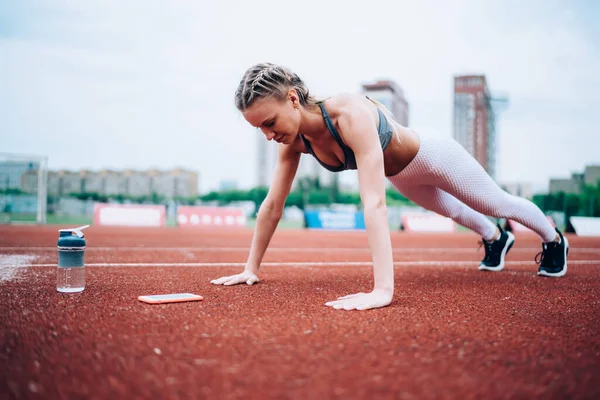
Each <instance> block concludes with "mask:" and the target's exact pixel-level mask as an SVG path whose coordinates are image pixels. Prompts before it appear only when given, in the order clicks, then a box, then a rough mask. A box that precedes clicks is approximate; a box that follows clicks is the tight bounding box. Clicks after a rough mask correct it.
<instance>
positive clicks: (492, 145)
mask: <svg viewBox="0 0 600 400" xmlns="http://www.w3.org/2000/svg"><path fill="white" fill-rule="evenodd" d="M453 136H454V139H455V140H456V141H457V142H459V143H460V144H461V145H462V146H463V147H464V148H465V149H466V150H467V151H468V152H469V153H470V154H471V155H472V156H473V157H474V158H475V159H476V160H477V161H478V162H479V164H481V165H482V166H483V168H484V169H485V170H486V171H487V173H488V174H489V175H490V176H491V177H492V178H494V179H496V126H495V118H494V110H493V108H492V98H491V95H490V91H489V89H488V85H487V81H486V79H485V76H484V75H463V76H455V77H454V130H453Z"/></svg>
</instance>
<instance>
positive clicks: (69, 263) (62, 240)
mask: <svg viewBox="0 0 600 400" xmlns="http://www.w3.org/2000/svg"><path fill="white" fill-rule="evenodd" d="M88 226H89V225H85V226H80V227H79V228H73V229H61V230H59V232H60V236H59V238H58V271H57V274H56V290H58V291H59V292H62V293H76V292H81V291H83V289H85V263H84V262H83V255H84V252H85V238H84V237H83V232H81V231H82V230H83V229H85V228H87V227H88Z"/></svg>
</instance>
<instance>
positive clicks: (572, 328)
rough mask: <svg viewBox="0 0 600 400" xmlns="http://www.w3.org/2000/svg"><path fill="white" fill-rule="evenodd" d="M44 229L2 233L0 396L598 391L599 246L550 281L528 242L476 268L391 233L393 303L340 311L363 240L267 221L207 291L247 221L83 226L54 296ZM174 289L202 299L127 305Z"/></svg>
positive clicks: (439, 245) (586, 248) (579, 246)
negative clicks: (271, 231) (262, 240)
mask: <svg viewBox="0 0 600 400" xmlns="http://www.w3.org/2000/svg"><path fill="white" fill-rule="evenodd" d="M59 228H60V227H57V226H43V227H37V226H0V238H1V239H0V321H1V323H2V333H1V334H0V393H2V397H3V398H9V399H28V398H31V399H38V398H45V399H57V398H99V399H104V398H110V399H115V398H119V399H121V398H152V399H154V398H165V399H179V398H181V399H184V398H185V399H188V398H215V399H221V398H240V399H248V398H260V399H263V398H290V399H305V398H311V399H324V398H356V399H371V398H383V399H387V398H389V399H434V398H435V399H438V398H460V399H479V398H492V399H496V398H507V399H508V398H510V399H513V398H528V399H529V398H543V399H553V398H555V399H564V398H570V399H584V398H589V399H592V398H600V381H599V380H598V377H599V376H600V283H599V281H598V275H599V272H600V238H587V239H586V238H579V237H575V236H570V237H569V240H570V243H571V251H570V259H569V261H570V265H569V272H568V274H567V276H566V277H565V278H562V279H549V278H541V277H537V276H536V274H535V272H536V265H535V263H534V262H533V258H534V256H535V254H536V253H537V252H538V251H539V249H540V243H539V240H538V239H537V238H536V237H535V236H530V235H521V236H517V241H516V244H515V246H514V247H513V249H512V250H511V252H510V254H509V255H508V258H507V259H508V263H507V267H506V268H505V270H504V271H502V272H499V273H490V272H480V271H478V270H477V265H478V261H479V260H480V259H481V257H482V252H483V249H481V250H480V252H479V253H478V252H477V240H478V238H477V237H476V236H475V235H473V234H470V233H464V234H453V235H415V234H412V235H411V234H405V233H401V232H394V233H393V234H392V241H393V244H394V249H395V251H394V260H395V261H396V263H397V264H396V268H395V277H396V293H395V296H394V300H393V302H392V304H391V305H390V306H388V307H386V308H383V309H377V310H369V311H342V310H334V309H331V308H329V307H325V306H324V303H325V302H327V301H329V300H333V299H335V298H337V297H339V296H342V295H346V294H350V293H355V292H359V291H365V290H370V288H371V285H372V275H371V268H370V267H369V266H368V262H369V261H370V255H369V251H368V247H367V239H366V234H365V233H364V232H319V231H296V230H282V231H279V232H277V233H276V235H275V237H274V239H273V243H272V247H271V248H270V249H269V251H268V253H267V255H266V257H265V262H266V263H267V264H266V266H264V267H263V270H262V271H261V282H260V283H259V284H257V285H255V286H251V287H250V286H247V285H240V286H235V287H222V286H213V285H210V284H209V281H210V280H211V279H214V278H216V277H220V276H222V275H225V274H232V273H236V272H237V271H240V270H241V267H240V266H238V265H236V263H243V262H244V261H245V257H246V255H247V251H248V246H249V244H250V240H251V235H252V231H251V230H246V229H240V230H225V229H222V230H217V229H212V230H210V231H208V230H204V231H193V230H180V229H176V228H171V229H133V228H106V227H104V228H102V227H92V228H89V229H88V230H87V231H86V238H87V241H88V249H87V251H86V263H87V264H88V265H89V266H88V267H87V268H86V274H87V276H86V277H87V285H86V289H85V291H84V292H82V293H80V294H74V295H73V294H72V295H65V294H60V293H57V292H56V269H55V268H56V267H55V265H56V259H57V255H56V248H55V246H56V240H57V233H58V232H57V229H59ZM172 292H193V293H198V294H201V295H203V296H204V297H205V300H204V301H202V302H195V303H179V304H168V305H147V304H144V303H140V302H139V301H138V300H137V296H138V295H141V294H159V293H172Z"/></svg>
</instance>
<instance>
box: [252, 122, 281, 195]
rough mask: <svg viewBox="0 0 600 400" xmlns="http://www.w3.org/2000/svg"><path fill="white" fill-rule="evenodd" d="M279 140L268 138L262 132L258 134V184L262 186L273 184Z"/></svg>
mask: <svg viewBox="0 0 600 400" xmlns="http://www.w3.org/2000/svg"><path fill="white" fill-rule="evenodd" d="M277 144H278V143H277V142H275V141H273V140H267V139H266V138H265V135H263V134H262V132H259V134H258V135H257V136H256V154H257V157H256V162H257V164H256V170H257V173H258V174H257V180H256V185H257V186H260V187H269V186H271V179H272V178H273V173H274V172H275V164H276V163H277Z"/></svg>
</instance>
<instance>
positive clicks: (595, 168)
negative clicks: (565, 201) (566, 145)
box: [583, 165, 600, 187]
mask: <svg viewBox="0 0 600 400" xmlns="http://www.w3.org/2000/svg"><path fill="white" fill-rule="evenodd" d="M583 180H584V182H585V184H586V185H588V186H593V187H596V185H598V184H599V183H600V165H588V166H586V167H585V170H584V172H583Z"/></svg>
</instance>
